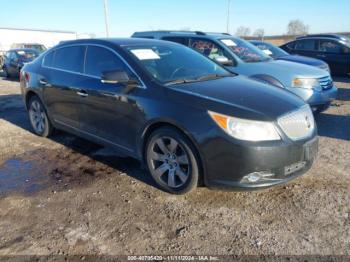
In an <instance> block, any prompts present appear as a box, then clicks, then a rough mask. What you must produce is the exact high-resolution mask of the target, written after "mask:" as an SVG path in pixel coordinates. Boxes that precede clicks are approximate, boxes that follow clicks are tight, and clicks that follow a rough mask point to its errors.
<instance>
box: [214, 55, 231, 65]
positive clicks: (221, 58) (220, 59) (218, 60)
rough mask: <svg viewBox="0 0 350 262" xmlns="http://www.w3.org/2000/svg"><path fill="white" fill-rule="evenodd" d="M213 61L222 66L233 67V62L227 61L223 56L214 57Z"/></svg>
mask: <svg viewBox="0 0 350 262" xmlns="http://www.w3.org/2000/svg"><path fill="white" fill-rule="evenodd" d="M215 61H216V62H218V63H219V64H221V65H223V66H233V65H234V63H233V61H232V60H230V59H228V58H227V57H225V56H218V57H215Z"/></svg>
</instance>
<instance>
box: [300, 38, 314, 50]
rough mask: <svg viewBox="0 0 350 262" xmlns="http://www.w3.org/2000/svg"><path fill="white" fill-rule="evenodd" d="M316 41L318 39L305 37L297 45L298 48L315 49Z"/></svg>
mask: <svg viewBox="0 0 350 262" xmlns="http://www.w3.org/2000/svg"><path fill="white" fill-rule="evenodd" d="M315 43H316V40H313V39H305V40H300V41H297V43H296V45H295V49H296V50H307V51H315V50H316V49H315Z"/></svg>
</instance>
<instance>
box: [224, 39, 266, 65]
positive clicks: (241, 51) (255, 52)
mask: <svg viewBox="0 0 350 262" xmlns="http://www.w3.org/2000/svg"><path fill="white" fill-rule="evenodd" d="M220 41H221V42H222V43H224V45H226V46H227V47H229V48H230V49H231V50H232V52H233V53H234V54H235V55H236V56H238V57H239V58H240V59H241V60H242V61H244V62H246V63H255V62H264V61H268V60H270V59H271V58H270V57H269V56H268V55H266V54H264V53H263V52H262V51H261V50H260V49H259V48H257V47H256V46H254V45H253V44H251V43H249V42H247V41H245V40H243V39H239V38H226V39H221V40H220Z"/></svg>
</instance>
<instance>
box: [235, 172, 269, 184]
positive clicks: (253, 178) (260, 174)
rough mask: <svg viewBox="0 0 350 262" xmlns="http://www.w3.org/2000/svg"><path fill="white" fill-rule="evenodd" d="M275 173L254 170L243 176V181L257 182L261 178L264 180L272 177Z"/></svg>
mask: <svg viewBox="0 0 350 262" xmlns="http://www.w3.org/2000/svg"><path fill="white" fill-rule="evenodd" d="M274 175H275V174H273V173H270V172H265V171H262V172H254V173H250V174H248V175H246V176H245V177H243V178H242V180H241V183H257V182H259V181H260V180H264V179H265V178H268V177H272V176H274Z"/></svg>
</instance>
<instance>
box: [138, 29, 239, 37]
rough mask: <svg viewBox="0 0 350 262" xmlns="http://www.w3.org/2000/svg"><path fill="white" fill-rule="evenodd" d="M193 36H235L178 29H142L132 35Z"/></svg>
mask: <svg viewBox="0 0 350 262" xmlns="http://www.w3.org/2000/svg"><path fill="white" fill-rule="evenodd" d="M170 35H171V36H174V37H176V36H178V37H184V36H187V37H188V36H191V37H201V38H203V37H205V38H211V39H218V38H223V37H230V38H235V37H234V36H232V35H230V34H228V33H216V32H202V31H176V30H159V31H142V32H135V33H134V34H133V35H132V37H147V36H148V37H163V36H170Z"/></svg>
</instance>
